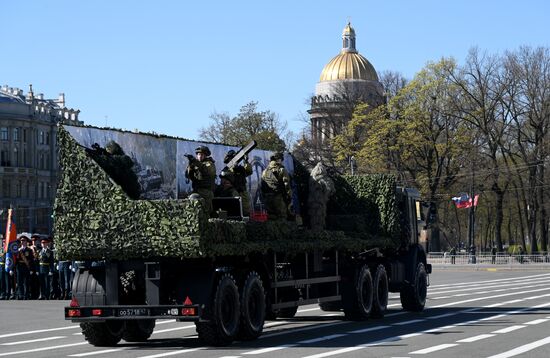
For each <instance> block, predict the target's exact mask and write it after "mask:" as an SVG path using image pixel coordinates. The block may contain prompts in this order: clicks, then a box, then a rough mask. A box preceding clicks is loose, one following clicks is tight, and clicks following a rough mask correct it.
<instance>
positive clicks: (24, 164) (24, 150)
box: [22, 148, 27, 167]
mask: <svg viewBox="0 0 550 358" xmlns="http://www.w3.org/2000/svg"><path fill="white" fill-rule="evenodd" d="M22 162H23V166H24V167H26V166H27V150H26V149H25V148H23V158H22Z"/></svg>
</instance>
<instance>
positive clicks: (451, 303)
mask: <svg viewBox="0 0 550 358" xmlns="http://www.w3.org/2000/svg"><path fill="white" fill-rule="evenodd" d="M548 290H550V288H539V289H537V290H529V291H522V292H511V293H505V294H502V295H495V296H486V297H476V298H471V299H469V300H463V301H456V302H449V303H445V304H442V305H438V306H434V307H430V308H443V307H448V306H454V305H458V304H461V303H468V302H475V301H481V300H488V299H490V298H499V297H504V296H513V295H521V294H525V293H531V292H540V291H548Z"/></svg>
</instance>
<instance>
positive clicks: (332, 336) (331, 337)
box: [298, 334, 347, 344]
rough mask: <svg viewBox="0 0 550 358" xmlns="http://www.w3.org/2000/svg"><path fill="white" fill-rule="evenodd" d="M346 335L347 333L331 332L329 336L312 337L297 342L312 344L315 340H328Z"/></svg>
mask: <svg viewBox="0 0 550 358" xmlns="http://www.w3.org/2000/svg"><path fill="white" fill-rule="evenodd" d="M344 336H347V334H331V335H330V336H324V337H318V338H313V339H306V340H305V341H300V342H298V343H299V344H312V343H317V342H323V341H329V340H331V339H336V338H340V337H344Z"/></svg>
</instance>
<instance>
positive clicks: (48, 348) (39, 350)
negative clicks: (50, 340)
mask: <svg viewBox="0 0 550 358" xmlns="http://www.w3.org/2000/svg"><path fill="white" fill-rule="evenodd" d="M85 344H88V342H80V343H71V344H63V345H60V346H51V347H42V348H35V349H27V350H24V351H15V352H8V353H0V357H5V356H11V355H16V354H25V353H34V352H42V351H49V350H52V349H63V348H68V347H75V346H83V345H85Z"/></svg>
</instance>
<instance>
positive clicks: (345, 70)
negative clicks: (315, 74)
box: [319, 23, 378, 82]
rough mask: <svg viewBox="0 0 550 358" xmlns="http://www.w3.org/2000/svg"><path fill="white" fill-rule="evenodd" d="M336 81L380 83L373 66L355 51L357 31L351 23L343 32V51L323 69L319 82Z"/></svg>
mask: <svg viewBox="0 0 550 358" xmlns="http://www.w3.org/2000/svg"><path fill="white" fill-rule="evenodd" d="M335 80H366V81H378V75H377V74H376V70H375V69H374V67H373V65H371V63H370V62H369V61H368V60H367V59H366V58H365V57H363V56H361V55H360V54H359V53H358V52H357V50H356V49H355V30H354V29H353V27H351V24H350V23H348V24H347V25H346V27H345V28H344V31H343V32H342V51H340V54H338V55H337V56H335V57H334V58H333V59H332V60H330V62H329V63H328V64H327V65H326V66H325V68H323V71H322V72H321V78H320V80H319V81H320V82H324V81H335Z"/></svg>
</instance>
